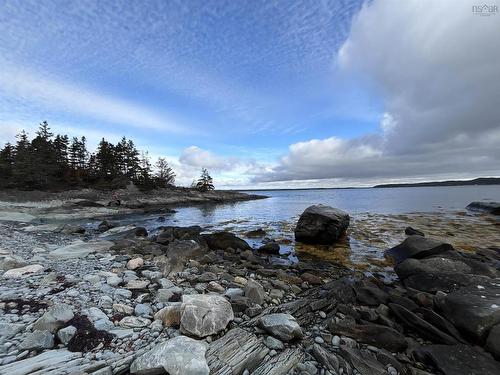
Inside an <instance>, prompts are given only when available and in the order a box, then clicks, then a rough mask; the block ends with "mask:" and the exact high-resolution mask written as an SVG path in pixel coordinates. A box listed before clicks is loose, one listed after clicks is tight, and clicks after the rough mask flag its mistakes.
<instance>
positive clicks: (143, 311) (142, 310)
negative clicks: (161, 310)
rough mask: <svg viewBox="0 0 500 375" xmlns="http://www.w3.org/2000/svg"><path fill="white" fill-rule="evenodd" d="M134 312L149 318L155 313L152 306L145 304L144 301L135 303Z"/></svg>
mask: <svg viewBox="0 0 500 375" xmlns="http://www.w3.org/2000/svg"><path fill="white" fill-rule="evenodd" d="M134 313H135V315H137V316H142V317H145V318H147V317H150V316H152V315H153V310H152V309H151V306H149V305H145V304H144V303H139V304H137V305H135V308H134Z"/></svg>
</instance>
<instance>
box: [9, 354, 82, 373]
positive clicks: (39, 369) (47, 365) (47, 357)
mask: <svg viewBox="0 0 500 375" xmlns="http://www.w3.org/2000/svg"><path fill="white" fill-rule="evenodd" d="M81 357H82V353H72V352H70V351H68V350H66V349H61V350H48V351H45V352H43V353H40V354H39V355H36V356H34V357H29V358H26V359H23V360H21V361H15V362H13V363H10V364H8V365H5V366H2V367H1V369H0V371H1V373H2V374H9V375H28V374H35V373H38V374H49V373H52V374H62V373H64V372H66V371H65V370H66V368H65V366H66V364H67V363H75V362H77V363H78V361H79V359H80V358H81Z"/></svg>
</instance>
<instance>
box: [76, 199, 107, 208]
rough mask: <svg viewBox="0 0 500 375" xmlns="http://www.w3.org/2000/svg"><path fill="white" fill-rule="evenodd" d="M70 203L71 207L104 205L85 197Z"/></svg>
mask: <svg viewBox="0 0 500 375" xmlns="http://www.w3.org/2000/svg"><path fill="white" fill-rule="evenodd" d="M71 205H72V206H73V207H104V205H103V204H101V203H97V202H94V201H90V200H86V199H84V200H80V201H76V202H72V203H71Z"/></svg>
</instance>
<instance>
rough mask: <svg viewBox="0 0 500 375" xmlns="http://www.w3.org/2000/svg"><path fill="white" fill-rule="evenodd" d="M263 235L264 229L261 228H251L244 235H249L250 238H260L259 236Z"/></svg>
mask: <svg viewBox="0 0 500 375" xmlns="http://www.w3.org/2000/svg"><path fill="white" fill-rule="evenodd" d="M265 235H266V231H265V230H264V229H262V228H259V229H255V230H251V231H249V232H247V233H246V236H247V237H250V238H261V237H264V236H265Z"/></svg>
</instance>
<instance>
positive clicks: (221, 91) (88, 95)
mask: <svg viewBox="0 0 500 375" xmlns="http://www.w3.org/2000/svg"><path fill="white" fill-rule="evenodd" d="M445 2H446V1H445ZM379 3H381V2H380V1H373V2H369V3H366V4H363V2H362V1H317V0H313V1H276V2H272V1H221V0H218V1H191V0H190V1H106V2H103V1H27V0H25V1H8V0H7V1H5V0H4V1H2V2H0V127H1V128H2V134H1V135H0V140H1V141H2V142H5V141H7V140H12V137H13V136H14V134H15V133H17V132H18V131H19V130H20V128H26V129H28V130H31V131H33V129H34V127H36V126H37V124H38V123H39V122H40V121H42V120H47V121H49V124H51V125H52V127H53V129H54V130H56V131H60V132H68V133H71V134H72V135H86V136H87V137H88V138H89V140H90V142H91V143H93V144H95V143H96V142H97V141H98V139H99V138H100V137H102V136H104V137H106V138H109V139H111V140H117V139H118V138H119V137H121V136H122V135H125V136H127V137H130V138H132V139H134V140H136V141H137V142H136V143H137V144H138V145H139V146H140V147H141V148H142V149H147V150H149V152H150V153H151V154H152V156H153V157H157V156H167V157H168V159H169V160H170V161H171V163H172V164H173V166H174V168H175V169H176V170H177V172H178V181H179V183H181V184H189V182H190V181H191V180H192V179H193V178H195V177H196V175H197V174H199V170H200V168H201V167H202V166H206V167H208V168H209V169H211V170H212V173H213V174H214V177H215V182H216V184H217V185H218V186H219V187H258V186H262V187H265V186H333V185H345V184H349V185H352V184H356V185H366V184H371V183H373V182H379V181H385V180H387V181H389V180H391V181H392V180H394V179H400V178H401V179H405V178H406V179H407V178H408V177H409V176H405V175H404V173H399V174H398V173H392V171H393V170H394V168H393V164H394V157H395V156H394V155H393V154H392V153H391V150H392V147H390V148H388V147H387V144H386V138H387V137H388V136H389V135H390V134H389V132H388V131H387V128H388V127H389V128H391V130H394V129H400V128H401V129H402V131H408V129H406V130H405V129H404V126H403V125H401V123H400V121H401V120H400V118H407V117H405V116H407V112H405V111H403V109H402V107H401V106H400V107H398V103H400V102H401V101H402V100H403V99H404V100H406V101H407V100H408V98H407V97H406V96H405V97H401V94H400V93H401V92H403V91H404V92H406V90H400V89H399V88H396V87H394V84H393V83H392V82H391V79H390V78H388V77H387V76H381V73H380V69H381V66H382V65H384V62H383V60H380V56H379V55H380V54H384V53H385V54H386V58H387V59H390V60H391V61H393V62H394V59H395V57H396V58H397V59H402V58H403V57H401V56H399V55H404V54H405V53H406V52H405V51H404V50H405V49H406V48H408V47H412V46H413V49H414V50H413V51H411V52H410V53H408V55H409V56H412V54H414V55H416V56H421V55H422V53H423V51H422V50H418V49H419V48H420V47H419V46H418V44H417V43H415V44H412V43H408V40H406V39H405V40H396V41H395V42H396V43H395V46H393V48H394V49H395V50H391V51H385V50H384V48H385V49H387V48H388V47H387V46H383V47H382V48H380V50H379V48H378V46H377V45H374V44H373V43H377V42H380V41H382V40H384V39H383V38H384V35H383V34H382V35H377V33H379V34H381V33H380V31H379V27H374V25H371V24H370V22H371V21H370V20H371V19H372V18H373V17H376V16H377V17H381V18H380V20H381V22H384V21H383V17H391V13H390V10H389V9H387V8H388V6H387V5H388V4H387V3H390V1H389V2H387V1H386V2H385V4H386V5H384V4H379ZM409 3H412V4H410V6H402V8H405V9H399V10H398V12H401V17H400V19H396V20H395V22H396V23H397V24H399V26H400V27H401V28H403V27H404V25H405V23H407V22H417V23H418V22H421V21H418V19H419V18H422V14H419V12H420V13H421V12H422V9H419V7H418V5H416V3H415V2H411V1H410V2H409ZM466 9H469V6H468V5H467V8H466V7H465V3H464V7H463V8H462V9H458V10H455V12H456V13H457V17H459V16H460V17H461V18H460V17H459V18H460V20H461V21H462V22H482V21H483V20H478V19H477V17H476V18H473V17H472V16H471V14H470V11H467V10H466ZM394 14H395V13H394V10H392V16H394ZM464 14H465V15H466V17H468V18H470V20H468V19H467V18H465V19H464V16H463V15H464ZM424 15H425V14H424ZM431 16H432V15H431ZM427 17H430V16H429V15H427ZM498 17H500V16H498ZM498 17H497V18H498ZM484 18H486V17H484ZM391 20H392V21H391V22H394V19H392V18H391ZM452 21H454V18H453V17H451V20H450V22H452ZM497 21H498V19H497ZM391 22H388V23H389V24H390V23H391ZM444 22H445V23H446V22H447V21H446V20H445V21H444ZM455 23H456V22H452V23H451V26H450V27H451V30H448V31H447V30H444V31H442V34H438V35H437V37H438V40H439V38H441V39H444V40H455V39H457V40H458V39H459V38H460V36H459V35H454V34H453V32H454V30H455V27H458V26H460V25H458V26H456V25H455ZM484 24H486V26H484ZM482 25H483V26H481V27H487V28H493V30H495V31H496V29H495V28H496V26H494V25H493V22H490V21H488V20H485V22H482ZM417 26H419V25H417ZM395 27H396V26H395ZM382 28H383V27H382ZM383 29H384V28H383ZM382 31H383V32H385V33H386V34H385V37H386V39H385V40H387V36H389V38H395V35H394V30H391V29H390V28H387V27H386V28H385V29H384V30H382ZM482 32H485V31H482ZM475 35H476V34H475ZM477 37H478V38H480V37H481V34H480V33H478V34H477ZM371 39H373V40H371ZM401 39H403V37H401ZM417 40H418V39H417ZM472 42H474V40H472V41H471V43H472ZM397 43H399V44H397ZM438 47H439V45H436V46H434V45H431V46H430V48H431V52H433V51H434V50H436V53H437V52H439V51H438V49H439V48H438ZM398 48H399V50H398ZM371 49H373V51H371ZM377 50H378V52H377ZM342 51H343V52H344V53H341V52H342ZM388 52H389V54H387V53H388ZM391 53H392V56H391V55H390V54H391ZM488 57H490V58H491V56H488V53H485V59H486V58H488ZM449 58H452V57H449ZM455 58H456V56H455ZM496 58H497V56H496V55H495V56H494V59H496ZM377 59H379V60H380V61H378V60H377ZM365 60H366V61H368V62H369V64H364V63H362V62H363V61H365ZM397 62H398V61H396V62H394V63H397ZM401 63H402V62H401ZM476 63H477V62H476ZM377 64H378V65H377ZM433 64H436V63H435V62H433V61H432V60H429V61H427V65H429V66H428V67H427V68H428V69H429V71H430V70H431V69H432V68H433ZM440 66H441V65H438V68H439V67H440ZM399 69H401V70H405V69H408V72H406V74H401V77H400V79H401V81H402V82H403V83H402V84H406V85H407V86H406V87H413V84H414V82H412V79H413V80H415V79H417V78H416V77H413V75H414V74H415V73H418V70H417V72H414V71H413V70H411V71H410V67H407V66H405V65H400V66H399ZM457 69H459V68H457ZM461 69H464V68H463V67H462V68H461ZM403 73H405V72H403ZM497 73H498V71H497V70H493V71H492V72H490V73H489V74H490V75H489V77H488V78H489V79H491V78H492V77H496V74H497ZM466 83H467V82H466ZM428 89H429V88H426V87H424V88H422V92H425V91H426V90H428ZM448 94H449V93H440V92H438V93H436V95H438V99H439V96H446V95H448ZM410 99H411V98H410ZM405 105H406V107H408V105H410V106H413V107H412V108H419V105H421V103H419V102H418V101H415V100H413V101H410V103H406V102H405ZM406 107H405V108H406ZM495 116H496V114H495ZM384 119H385V120H384ZM426 121H428V122H429V127H432V121H430V120H426ZM387 124H389V125H390V126H389V125H387ZM391 124H392V125H391ZM492 128H493V130H495V129H494V126H493V125H492V126H490V127H489V128H488V129H489V130H492ZM386 133H387V134H386ZM495 134H496V133H495ZM399 135H401V133H399ZM411 136H414V137H415V139H418V134H417V135H413V133H412V135H411ZM315 140H316V141H317V142H316V143H315ZM481 147H482V146H481ZM481 147H479V146H478V147H477V149H480V148H481ZM409 148H410V149H411V147H409ZM297 150H299V151H297ZM457 150H458V149H457ZM297 152H299V153H301V155H302V156H304V155H305V156H307V155H309V156H308V158H307V161H305V162H304V163H303V168H302V169H303V170H301V165H302V164H301V163H302V159H301V161H300V162H299V161H298V160H297V158H298V157H300V156H301V155H297ZM311 152H312V154H311ZM338 153H340V155H337V154H338ZM326 154H328V155H334V156H335V159H334V160H330V159H328V157H326V159H325V155H326ZM346 155H351V156H352V157H350V158H349V159H348V160H347V159H346V160H345V162H342V163H341V164H338V160H344V159H343V158H345V157H346ZM415 155H418V151H415V152H414V153H412V154H410V155H406V154H404V155H401V154H398V155H397V158H398V160H402V161H403V162H405V163H412V164H411V165H413V166H415V165H418V168H419V173H418V174H416V176H412V177H417V178H421V179H426V178H430V177H432V176H435V175H442V176H448V175H450V176H454V177H456V176H458V177H460V176H465V175H466V174H468V173H469V172H470V171H469V170H461V169H460V167H459V166H455V167H453V166H451V167H450V166H449V165H448V164H450V163H448V164H447V165H446V166H445V165H443V166H442V168H441V169H437V170H435V169H433V168H432V167H429V165H427V164H426V165H427V168H425V167H423V166H422V165H421V164H422V163H424V161H423V160H420V159H419V160H415ZM305 156H304V157H305ZM337 156H338V157H337ZM479 156H481V155H479ZM359 157H362V158H361V160H358V159H359ZM387 158H389V159H391V158H392V159H391V160H387ZM405 158H409V159H410V160H407V161H406V159H405ZM412 158H413V159H412ZM291 161H295V162H294V163H292V162H291ZM360 163H362V164H363V167H362V168H360V167H359V164H360ZM292 164H294V165H298V167H297V168H295V167H294V166H292ZM325 167H326V169H327V170H328V171H326V170H325ZM356 168H358V169H359V173H358V174H356V173H355V172H354V173H351V172H349V173H347V172H346V171H347V170H349V171H351V170H353V171H356V170H357V169H356ZM306 169H307V171H306ZM366 169H370V170H375V171H376V172H374V173H370V172H367V170H366ZM420 169H421V170H420ZM483 169H484V171H483V173H486V174H490V173H493V172H494V170H493V169H494V168H493V169H492V168H491V167H490V164H489V162H488V167H485V168H483ZM313 171H316V172H317V173H316V172H313ZM318 181H319V182H318Z"/></svg>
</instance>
